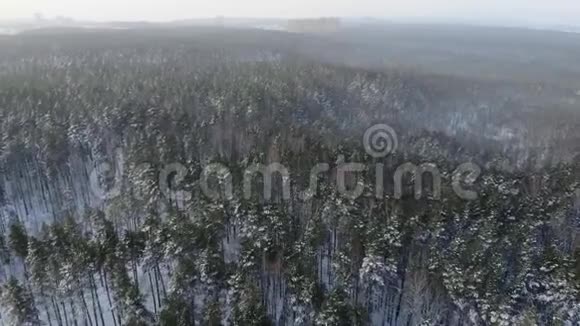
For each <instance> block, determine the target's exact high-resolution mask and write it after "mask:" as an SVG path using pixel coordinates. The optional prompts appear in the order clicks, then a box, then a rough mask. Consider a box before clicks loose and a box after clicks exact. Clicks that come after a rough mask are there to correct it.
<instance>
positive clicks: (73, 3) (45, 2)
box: [0, 0, 580, 25]
mask: <svg viewBox="0 0 580 326" xmlns="http://www.w3.org/2000/svg"><path fill="white" fill-rule="evenodd" d="M36 12H38V13H42V14H43V15H44V16H45V17H48V18H50V17H54V16H57V15H61V16H67V17H72V18H75V19H79V20H97V21H106V20H150V21H167V20H175V19H187V18H199V17H215V16H226V17H279V18H288V17H315V16H341V17H348V16H351V17H352V16H355V17H362V16H370V17H376V18H420V17H422V18H426V19H429V20H445V19H450V20H461V21H471V20H473V21H474V22H478V23H482V22H483V23H485V22H490V23H494V22H498V21H499V22H504V23H509V22H511V21H513V22H514V23H517V24H522V23H530V24H539V23H550V24H569V25H580V0H283V1H282V0H204V1H202V0H0V19H22V18H31V17H33V15H34V13H36Z"/></svg>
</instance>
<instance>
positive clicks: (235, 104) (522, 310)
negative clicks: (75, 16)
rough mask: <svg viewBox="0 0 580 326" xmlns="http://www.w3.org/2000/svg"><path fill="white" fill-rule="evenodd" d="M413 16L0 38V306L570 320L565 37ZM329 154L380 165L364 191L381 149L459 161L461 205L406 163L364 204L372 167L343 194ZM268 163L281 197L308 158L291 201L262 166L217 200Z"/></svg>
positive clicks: (573, 269)
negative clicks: (466, 27) (464, 33)
mask: <svg viewBox="0 0 580 326" xmlns="http://www.w3.org/2000/svg"><path fill="white" fill-rule="evenodd" d="M424 32H425V31H421V30H420V31H417V30H416V29H414V28H410V27H407V29H404V28H402V27H396V28H393V27H391V29H388V30H386V31H382V30H377V29H369V30H368V31H361V30H357V29H353V30H347V31H345V32H344V33H343V34H341V35H333V36H331V37H322V36H307V35H298V34H286V33H282V32H266V31H254V30H223V29H210V28H195V29H190V28H181V29H150V30H119V31H104V30H103V31H97V30H87V31H81V30H47V31H36V32H29V33H25V34H21V35H15V36H4V37H0V230H1V231H2V232H0V233H1V236H0V258H1V268H0V280H1V282H2V286H1V293H0V303H1V306H2V314H1V319H0V321H1V322H2V323H3V324H5V325H42V324H46V325H51V326H52V325H55V326H56V325H60V326H73V325H74V326H78V325H90V326H99V325H103V326H104V325H115V326H121V325H180V326H181V325H243V326H245V325H389V326H391V325H393V326H394V325H538V324H540V325H575V324H577V323H578V322H580V293H579V286H580V247H579V245H580V243H579V241H578V239H577V234H578V231H579V227H580V220H579V218H578V210H577V206H576V204H577V192H576V189H577V187H578V181H577V180H579V179H578V177H579V176H580V165H579V164H580V160H578V159H577V157H576V156H577V154H578V148H577V145H576V144H577V140H578V138H579V136H580V135H579V134H578V131H577V130H578V125H579V122H580V114H578V112H577V106H578V103H580V72H579V71H578V67H575V68H573V67H572V64H571V61H570V58H568V56H570V57H571V58H573V57H574V55H575V54H578V56H576V58H577V57H579V56H580V50H579V49H580V38H573V37H572V36H568V35H565V34H558V33H555V35H545V33H544V32H524V31H514V30H506V31H497V30H491V31H489V30H487V31H486V30H485V29H483V28H482V29H481V30H477V29H476V31H472V32H474V34H475V35H474V36H473V40H471V39H470V40H469V41H468V40H465V39H464V38H463V37H460V36H458V34H455V33H453V32H451V31H449V30H446V29H443V30H435V32H433V31H430V32H429V33H427V34H425V33H424ZM475 32H477V33H475ZM494 33H495V34H494ZM534 33H537V34H534ZM490 34H491V35H493V36H494V37H495V38H494V37H490ZM425 35H426V36H425ZM383 36H384V38H385V39H384V40H383V39H382V37H383ZM403 36H404V37H403ZM422 37H424V38H422ZM510 38H512V39H517V40H519V43H518V46H517V47H514V46H512V45H510V44H511V43H510V42H509V40H510ZM458 39H461V41H462V42H458ZM490 39H491V40H497V41H496V42H495V43H494V42H493V41H490ZM470 42H471V43H470ZM477 42H480V43H481V44H480V46H479V47H473V44H477ZM387 43H388V44H389V46H388V47H387V46H384V45H382V44H387ZM417 44H421V48H420V49H417V48H416V46H417ZM546 44H549V45H550V46H551V49H552V51H546V50H545V48H546V46H547V45H546ZM467 50H471V51H472V52H469V51H467ZM405 51H409V52H405ZM558 51H559V52H558ZM419 52H420V54H419ZM522 52H525V53H522ZM442 53H443V54H442ZM484 54H485V56H484ZM532 54H533V55H535V58H532V59H529V58H528V57H526V55H530V56H532ZM442 55H444V56H446V57H451V58H453V60H451V61H453V62H450V61H441V60H440V59H441V58H440V56H442ZM475 58H479V59H477V60H476V59H475ZM481 58H483V59H481ZM528 59H529V60H530V61H529V60H528ZM438 60H439V61H438ZM518 60H520V61H518ZM572 61H573V60H572ZM437 62H439V63H440V64H437ZM530 62H531V63H530ZM451 64H453V65H455V67H456V68H457V70H454V69H452V67H451V66H449V65H451ZM430 65H433V69H429V67H430ZM409 66H414V67H419V68H415V69H411V68H409ZM490 67H494V68H493V69H495V73H491V72H489V69H491V68H490ZM498 67H500V68H501V67H505V69H500V68H498ZM463 68H465V69H463ZM574 69H576V70H574ZM484 71H485V72H486V73H485V74H484V73H483V72H484ZM380 123H388V124H389V125H390V126H392V127H393V128H394V129H395V130H396V131H397V133H398V135H399V146H398V150H397V151H396V152H395V153H392V155H390V156H388V157H386V158H373V157H370V156H369V155H368V154H367V153H366V152H365V148H364V147H363V144H362V142H361V140H362V139H363V134H364V132H365V130H366V129H367V128H369V127H370V126H373V125H375V124H380ZM119 152H120V153H121V154H122V155H121V156H122V159H121V158H120V157H119V155H117V153H119ZM341 160H345V161H346V162H359V163H364V164H366V165H368V166H375V165H376V164H378V163H380V164H383V165H384V171H383V173H384V178H385V185H386V187H389V185H390V184H391V183H390V182H389V180H386V179H388V178H390V177H391V176H392V175H393V174H394V171H395V170H396V169H397V167H398V166H400V165H401V164H403V163H405V162H412V163H414V164H417V165H420V164H422V163H426V162H428V163H432V164H436V165H437V167H438V168H439V169H440V170H441V171H453V170H455V168H456V167H457V166H458V165H460V164H462V163H465V162H471V163H473V164H477V165H478V166H480V167H481V169H482V173H481V175H480V176H479V178H478V180H477V182H476V183H475V184H474V187H475V190H476V191H477V193H478V198H477V199H476V200H470V201H468V200H463V199H461V198H459V197H457V196H456V195H455V194H454V193H453V191H451V189H450V187H451V186H450V185H451V179H452V177H453V176H452V175H450V174H448V173H444V174H443V175H442V178H443V179H444V181H445V182H443V186H442V187H443V189H442V191H441V194H442V196H441V198H440V199H439V200H434V198H433V197H430V196H424V197H423V198H421V199H416V198H415V197H414V195H413V194H414V193H413V191H414V188H413V185H414V183H413V182H414V181H415V180H413V179H412V178H407V179H405V187H404V196H403V197H402V198H394V197H393V196H390V195H388V194H392V189H387V190H389V191H385V194H386V195H385V196H384V197H383V198H380V199H377V198H376V196H375V185H376V180H377V178H378V176H377V172H376V171H375V170H374V169H370V170H368V171H364V172H361V173H359V174H358V175H357V176H356V178H354V177H352V178H350V179H349V182H350V185H351V186H352V185H353V184H356V183H360V184H362V186H363V187H364V188H363V189H364V193H363V195H362V196H360V197H357V198H346V197H344V196H342V195H341V194H340V192H339V191H337V189H336V186H335V183H334V182H333V180H334V176H335V175H336V171H337V168H338V166H339V165H340V164H341V163H340V161H341ZM104 162H108V163H110V166H111V167H112V171H109V172H111V173H112V174H113V175H114V174H115V170H122V171H123V173H122V175H121V176H120V178H121V183H120V187H121V191H120V195H119V196H115V197H113V198H105V199H103V198H97V197H96V196H95V194H94V193H93V192H92V191H91V184H90V176H91V173H92V172H93V171H94V170H95V169H96V168H97V167H98V166H101V165H102V164H103V163H104ZM176 162H177V163H180V164H183V165H184V166H186V167H187V169H188V171H187V173H186V174H185V176H183V178H180V179H181V180H178V181H176V178H177V177H176V176H175V175H169V176H168V178H169V179H171V180H170V181H172V182H173V181H175V183H176V185H175V186H176V188H179V189H180V190H181V191H182V193H186V194H188V200H183V198H176V197H175V196H166V194H164V193H163V191H162V189H161V185H160V178H159V171H160V170H162V168H163V167H164V166H166V165H167V164H172V163H176ZM276 162H278V163H282V164H284V165H285V166H286V167H288V168H289V169H290V170H291V171H292V178H291V188H292V189H293V190H298V189H304V188H305V187H306V186H307V185H308V182H309V181H310V180H309V173H310V171H311V168H312V167H313V166H315V165H316V164H318V163H320V162H325V163H328V164H329V168H330V171H329V172H328V174H326V175H325V177H324V178H322V179H321V180H320V184H319V187H318V191H317V192H316V193H315V194H313V195H312V196H310V197H308V198H302V197H300V196H297V195H296V196H292V197H291V198H290V199H289V200H286V199H283V198H282V192H281V180H278V182H275V186H276V187H275V188H276V189H275V192H274V196H273V198H271V199H270V200H266V199H265V198H263V196H261V193H260V192H256V193H255V196H253V197H251V198H245V197H244V196H242V195H241V192H242V189H241V186H240V185H241V182H240V180H241V179H242V178H243V171H244V169H245V168H247V167H249V166H251V165H253V164H270V163H276ZM215 163H219V164H222V165H223V166H227V167H228V169H229V171H231V178H232V179H233V180H234V181H237V182H234V183H233V184H234V185H235V187H234V189H233V190H232V191H233V194H234V196H233V198H225V197H224V198H221V199H219V200H210V199H208V198H207V197H205V196H203V194H202V193H201V191H200V186H199V176H200V173H201V172H202V170H203V169H204V167H205V166H207V165H209V164H215ZM111 173H110V174H111ZM114 178H115V176H111V175H105V176H104V177H103V178H102V179H103V180H101V181H102V182H103V183H104V184H107V183H110V182H111V179H114ZM213 181H214V182H213V185H214V186H217V187H221V186H222V185H223V184H222V181H223V180H221V179H216V180H213ZM255 181H256V187H257V188H259V187H260V179H256V180H255ZM177 184H178V185H177ZM427 188H428V187H427ZM425 190H426V191H427V192H429V191H430V190H429V189H425ZM297 193H299V191H292V194H297Z"/></svg>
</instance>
